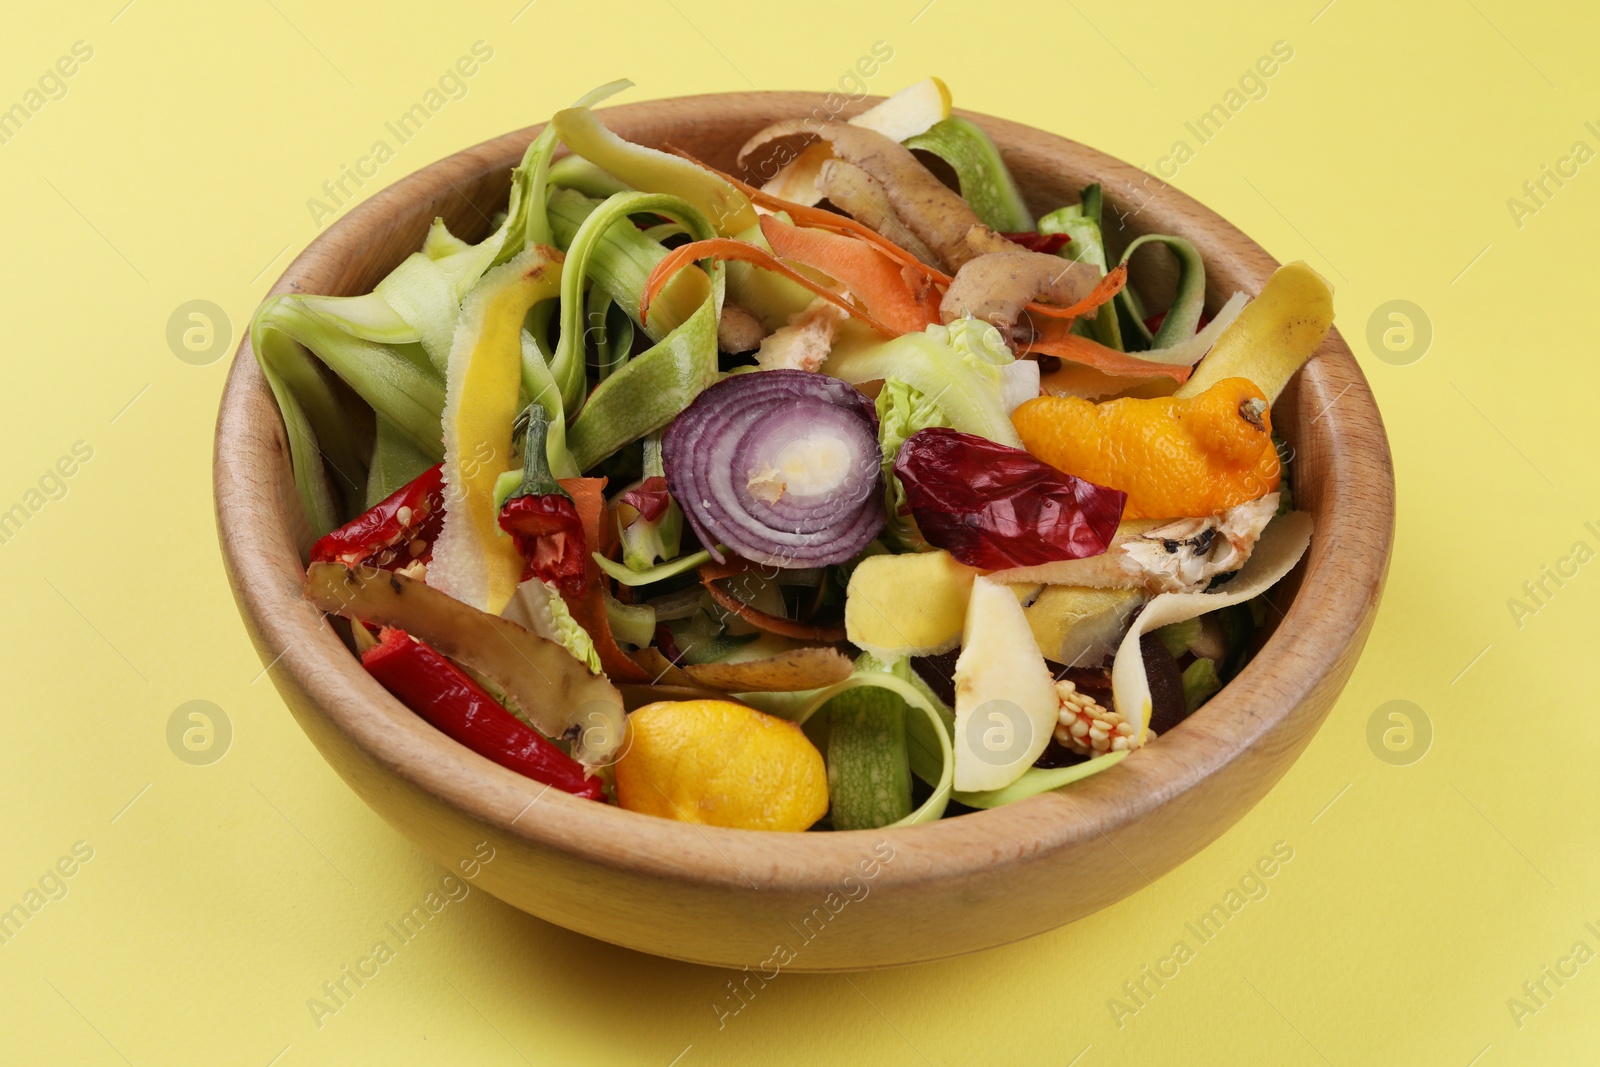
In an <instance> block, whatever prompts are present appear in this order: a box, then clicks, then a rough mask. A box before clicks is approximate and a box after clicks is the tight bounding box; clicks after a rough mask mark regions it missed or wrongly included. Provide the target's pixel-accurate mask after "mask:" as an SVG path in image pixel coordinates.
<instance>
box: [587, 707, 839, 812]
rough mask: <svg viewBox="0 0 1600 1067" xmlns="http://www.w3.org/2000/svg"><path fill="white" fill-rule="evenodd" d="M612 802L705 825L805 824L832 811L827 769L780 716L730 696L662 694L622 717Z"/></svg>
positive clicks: (805, 740)
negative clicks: (671, 697) (624, 739)
mask: <svg viewBox="0 0 1600 1067" xmlns="http://www.w3.org/2000/svg"><path fill="white" fill-rule="evenodd" d="M616 775H617V779H616V780H617V803H619V804H621V805H622V806H623V807H624V808H627V809H628V810H629V811H637V812H643V813H644V814H646V815H657V816H660V817H661V818H664V819H677V820H678V821H679V822H692V823H700V824H701V825H704V826H731V827H737V828H740V829H745V830H804V829H806V828H808V827H810V826H811V824H812V823H814V822H816V821H817V820H818V819H820V818H822V816H823V814H824V813H825V812H827V810H828V772H827V768H826V767H825V766H824V765H823V762H822V753H820V752H818V751H817V748H816V746H815V745H813V744H812V743H811V741H810V739H808V738H807V737H806V735H805V734H803V733H801V731H800V727H799V726H797V725H795V724H794V723H792V722H789V721H788V720H786V719H779V718H775V717H774V716H771V715H767V714H764V713H763V712H759V711H757V710H755V709H754V708H748V707H745V706H744V705H743V704H734V703H732V702H731V701H726V700H682V701H662V702H660V703H657V704H647V705H645V706H644V707H642V708H640V709H639V710H637V711H635V712H634V713H633V714H631V715H629V716H628V744H627V747H626V751H625V753H624V755H623V757H622V758H621V759H620V760H618V761H617V766H616Z"/></svg>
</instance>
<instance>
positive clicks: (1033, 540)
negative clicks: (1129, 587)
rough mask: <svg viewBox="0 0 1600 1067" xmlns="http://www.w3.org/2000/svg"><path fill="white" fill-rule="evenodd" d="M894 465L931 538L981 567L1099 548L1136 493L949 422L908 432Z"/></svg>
mask: <svg viewBox="0 0 1600 1067" xmlns="http://www.w3.org/2000/svg"><path fill="white" fill-rule="evenodd" d="M894 473H895V475H896V476H897V477H898V478H899V479H900V483H901V485H903V486H904V487H905V491H906V503H907V504H908V505H909V506H910V509H911V515H912V517H913V518H914V519H916V522H917V529H918V530H920V531H921V532H922V536H923V537H924V538H926V539H927V541H928V543H929V544H931V545H934V546H935V547H938V548H942V549H945V550H946V551H947V552H949V553H950V554H951V555H952V556H954V557H955V558H956V559H958V560H960V561H961V562H962V563H965V564H967V565H968V566H970V567H977V568H979V569H981V570H1004V569H1005V568H1007V567H1033V566H1037V565H1039V564H1042V563H1054V562H1056V561H1057V560H1063V559H1082V558H1084V557H1085V556H1097V555H1099V554H1100V553H1102V552H1104V551H1105V550H1106V546H1107V545H1109V544H1110V543H1111V538H1112V536H1113V535H1114V534H1115V533H1116V532H1117V524H1118V523H1119V522H1120V521H1121V520H1122V509H1123V505H1124V504H1126V503H1127V500H1128V495H1127V494H1126V493H1124V492H1123V491H1122V490H1120V489H1107V488H1105V487H1104V486H1099V485H1095V484H1094V483H1093V482H1086V481H1084V480H1083V479H1082V478H1075V477H1073V476H1072V475H1070V474H1063V473H1061V472H1060V471H1058V470H1056V469H1055V468H1054V467H1052V466H1050V465H1049V464H1047V463H1044V462H1041V461H1040V460H1037V459H1035V458H1034V457H1033V456H1031V455H1029V454H1028V453H1026V452H1024V451H1022V450H1021V449H1019V448H1011V447H1009V446H1007V445H1002V444H996V443H995V442H993V441H990V440H989V439H988V438H985V437H978V436H976V435H974V434H970V433H961V432H959V431H957V430H950V429H944V428H942V427H936V428H933V429H928V430H919V431H917V432H916V433H914V434H912V435H911V436H910V437H908V438H906V441H905V443H904V444H902V445H901V446H900V451H899V453H898V454H897V455H896V456H895V461H894Z"/></svg>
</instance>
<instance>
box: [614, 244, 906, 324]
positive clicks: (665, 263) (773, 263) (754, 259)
mask: <svg viewBox="0 0 1600 1067" xmlns="http://www.w3.org/2000/svg"><path fill="white" fill-rule="evenodd" d="M697 259H738V260H743V261H744V262H746V263H751V264H754V265H755V266H757V267H760V268H761V269H762V270H770V271H772V272H773V273H774V274H781V275H783V277H785V278H787V279H789V280H790V281H792V282H794V283H795V284H796V285H803V286H805V287H806V288H807V289H809V290H811V291H812V292H813V293H815V294H817V295H818V296H820V297H822V298H823V299H824V300H826V301H828V302H829V303H830V304H834V305H836V306H837V307H839V308H841V309H842V310H844V311H846V312H848V313H849V314H851V315H853V316H855V317H856V318H858V319H860V320H861V321H862V322H865V323H866V324H867V325H868V326H871V327H872V328H873V329H874V330H877V331H878V332H879V333H881V334H883V335H885V336H887V337H898V336H899V335H900V334H902V333H905V332H906V331H904V330H895V329H891V328H890V327H889V326H887V325H886V324H884V323H883V322H881V321H879V320H878V319H877V318H876V317H875V316H873V315H871V314H870V313H868V312H866V311H863V310H861V309H860V308H858V307H856V306H855V305H854V304H852V303H850V301H848V300H846V299H845V298H844V297H842V296H840V295H839V294H838V293H835V292H833V291H832V290H830V289H828V288H826V287H824V286H821V285H818V284H817V283H816V282H814V281H812V280H811V279H810V278H808V277H806V276H805V275H804V274H801V273H800V272H799V271H797V270H795V269H794V268H793V267H791V266H789V265H788V264H787V263H784V262H783V261H781V260H780V259H778V257H776V256H774V255H773V254H772V253H771V252H768V251H767V250H766V249H765V248H762V247H761V246H759V245H753V244H750V243H748V242H746V241H735V240H734V239H733V238H731V237H713V238H711V239H710V240H706V241H695V242H693V243H691V244H686V245H680V246H678V247H677V248H674V249H673V250H672V251H671V252H668V253H667V254H666V255H665V256H663V257H662V258H661V261H660V262H658V263H657V264H656V266H655V269H654V270H652V271H651V272H650V277H649V278H648V279H646V281H645V287H644V296H643V297H642V298H641V299H640V301H639V316H640V318H641V319H642V318H643V317H644V315H645V313H646V312H648V311H649V309H650V301H652V300H654V299H655V297H656V294H657V293H659V292H660V291H661V289H662V287H664V286H665V285H666V284H667V279H669V278H671V277H672V276H673V275H674V274H676V273H677V272H678V271H679V270H681V269H682V268H683V267H685V266H686V265H688V264H689V263H690V262H692V261H693V260H697ZM918 328H919V329H920V327H918Z"/></svg>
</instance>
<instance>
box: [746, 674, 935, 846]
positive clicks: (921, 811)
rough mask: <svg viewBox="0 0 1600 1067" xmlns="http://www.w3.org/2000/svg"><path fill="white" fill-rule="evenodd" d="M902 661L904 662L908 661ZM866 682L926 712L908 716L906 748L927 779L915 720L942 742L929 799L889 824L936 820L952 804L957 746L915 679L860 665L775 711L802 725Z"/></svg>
mask: <svg viewBox="0 0 1600 1067" xmlns="http://www.w3.org/2000/svg"><path fill="white" fill-rule="evenodd" d="M901 662H902V663H904V662H905V661H901ZM898 666H899V664H897V665H896V667H897V668H898ZM909 668H910V665H909V663H906V669H907V670H909ZM862 686H876V687H878V688H880V689H887V690H889V691H890V692H891V693H893V694H895V695H896V696H897V697H899V698H900V699H901V700H903V701H905V703H906V704H908V705H909V706H910V707H912V708H914V709H916V710H917V711H920V712H922V717H921V718H920V719H918V717H916V716H908V717H907V719H906V742H907V744H906V748H907V755H908V756H910V757H911V761H912V768H911V769H912V772H913V773H914V774H916V775H917V777H919V778H923V780H924V781H927V780H928V779H927V778H926V777H924V774H923V771H925V770H927V767H926V765H925V764H924V766H923V769H922V770H918V763H919V759H918V747H917V746H916V745H913V744H912V743H911V741H912V727H911V724H912V722H913V721H919V722H921V723H923V724H925V726H926V727H927V728H929V729H931V731H932V733H933V734H934V736H935V737H936V738H937V742H936V743H937V745H938V759H939V771H938V774H937V775H936V777H935V780H934V781H932V782H930V783H929V784H931V785H932V786H933V792H932V794H930V795H929V797H928V799H927V800H924V801H923V802H922V803H921V804H920V805H919V806H918V807H917V808H915V809H914V810H913V811H912V812H911V814H910V815H907V816H906V817H905V818H903V819H900V820H897V821H896V822H893V823H890V824H889V825H890V826H916V825H918V824H920V823H926V822H934V821H935V820H937V819H939V818H940V817H941V816H943V815H944V811H945V808H946V807H948V806H949V803H950V796H951V783H952V782H953V781H954V780H955V768H956V757H955V750H954V749H953V748H952V747H951V745H950V732H949V729H948V728H947V727H946V725H945V721H944V718H943V717H942V716H941V715H940V713H939V706H938V703H937V700H936V699H930V697H929V695H928V694H926V693H925V692H924V690H922V689H919V688H918V687H917V686H915V685H913V684H912V683H911V682H908V681H906V680H905V679H903V678H901V677H900V676H899V675H898V674H895V673H891V672H889V671H885V670H881V669H873V670H859V669H858V670H857V672H856V673H855V674H853V675H851V676H850V677H848V678H846V679H845V680H844V681H842V682H838V683H836V684H834V685H830V686H828V687H827V688H826V689H818V690H815V691H813V692H812V693H811V694H810V699H808V700H805V701H804V702H803V703H802V704H800V706H799V707H797V708H792V709H789V711H790V713H789V714H784V713H783V712H782V711H776V712H773V714H781V715H782V717H784V718H787V719H791V720H792V721H794V722H796V723H798V724H799V725H801V726H804V725H805V724H806V720H808V719H810V718H811V717H812V716H813V715H815V714H816V713H817V712H818V711H819V710H821V708H822V707H823V706H824V705H825V704H827V703H828V701H830V700H832V699H833V698H834V697H836V696H838V695H839V694H840V693H845V692H848V691H850V690H852V689H857V688H860V687H862Z"/></svg>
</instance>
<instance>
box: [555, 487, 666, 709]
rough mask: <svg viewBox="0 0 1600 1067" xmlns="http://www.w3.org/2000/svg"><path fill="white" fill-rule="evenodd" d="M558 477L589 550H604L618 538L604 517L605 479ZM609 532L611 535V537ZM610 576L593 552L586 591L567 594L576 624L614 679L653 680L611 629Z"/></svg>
mask: <svg viewBox="0 0 1600 1067" xmlns="http://www.w3.org/2000/svg"><path fill="white" fill-rule="evenodd" d="M559 481H560V485H561V488H563V489H565V490H566V491H567V494H568V495H569V496H571V497H572V503H573V506H574V507H575V508H576V509H577V511H578V520H579V521H580V522H582V523H583V537H584V541H585V542H586V543H587V544H588V546H589V550H590V551H591V552H599V553H601V554H602V555H603V554H605V553H606V552H607V551H608V550H609V549H610V547H611V544H610V542H611V541H613V540H615V536H614V533H615V532H614V530H613V528H612V525H611V524H610V523H608V522H604V521H602V520H603V519H604V517H605V513H606V498H605V495H604V492H603V491H604V489H605V487H606V480H605V479H604V478H562V479H560V480H559ZM608 534H611V535H612V536H611V537H608V536H607V535H608ZM608 580H609V579H607V578H606V574H605V572H604V571H602V570H601V569H600V567H599V565H598V564H596V563H595V561H594V557H593V556H590V557H589V559H588V560H587V561H586V562H585V563H584V589H583V595H582V596H578V597H566V598H564V599H565V600H566V602H567V610H568V611H570V612H571V613H572V617H573V619H574V620H575V621H576V622H577V624H578V625H579V626H582V627H583V628H584V630H585V631H587V632H588V634H589V639H590V640H591V641H593V642H594V650H595V652H597V653H598V654H599V656H600V666H601V668H602V669H603V670H604V671H605V672H606V675H607V676H608V677H609V678H610V679H611V680H612V681H613V682H649V681H652V680H653V679H652V678H651V677H650V673H649V672H648V671H646V670H645V669H644V668H643V667H641V666H639V665H638V664H637V663H635V662H634V661H633V660H632V659H630V658H629V657H628V654H627V653H626V652H624V651H622V646H620V645H618V644H617V639H616V637H615V636H614V635H613V634H612V633H611V618H610V616H609V615H607V614H606V598H605V590H606V586H605V583H606V582H607V581H608Z"/></svg>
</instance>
